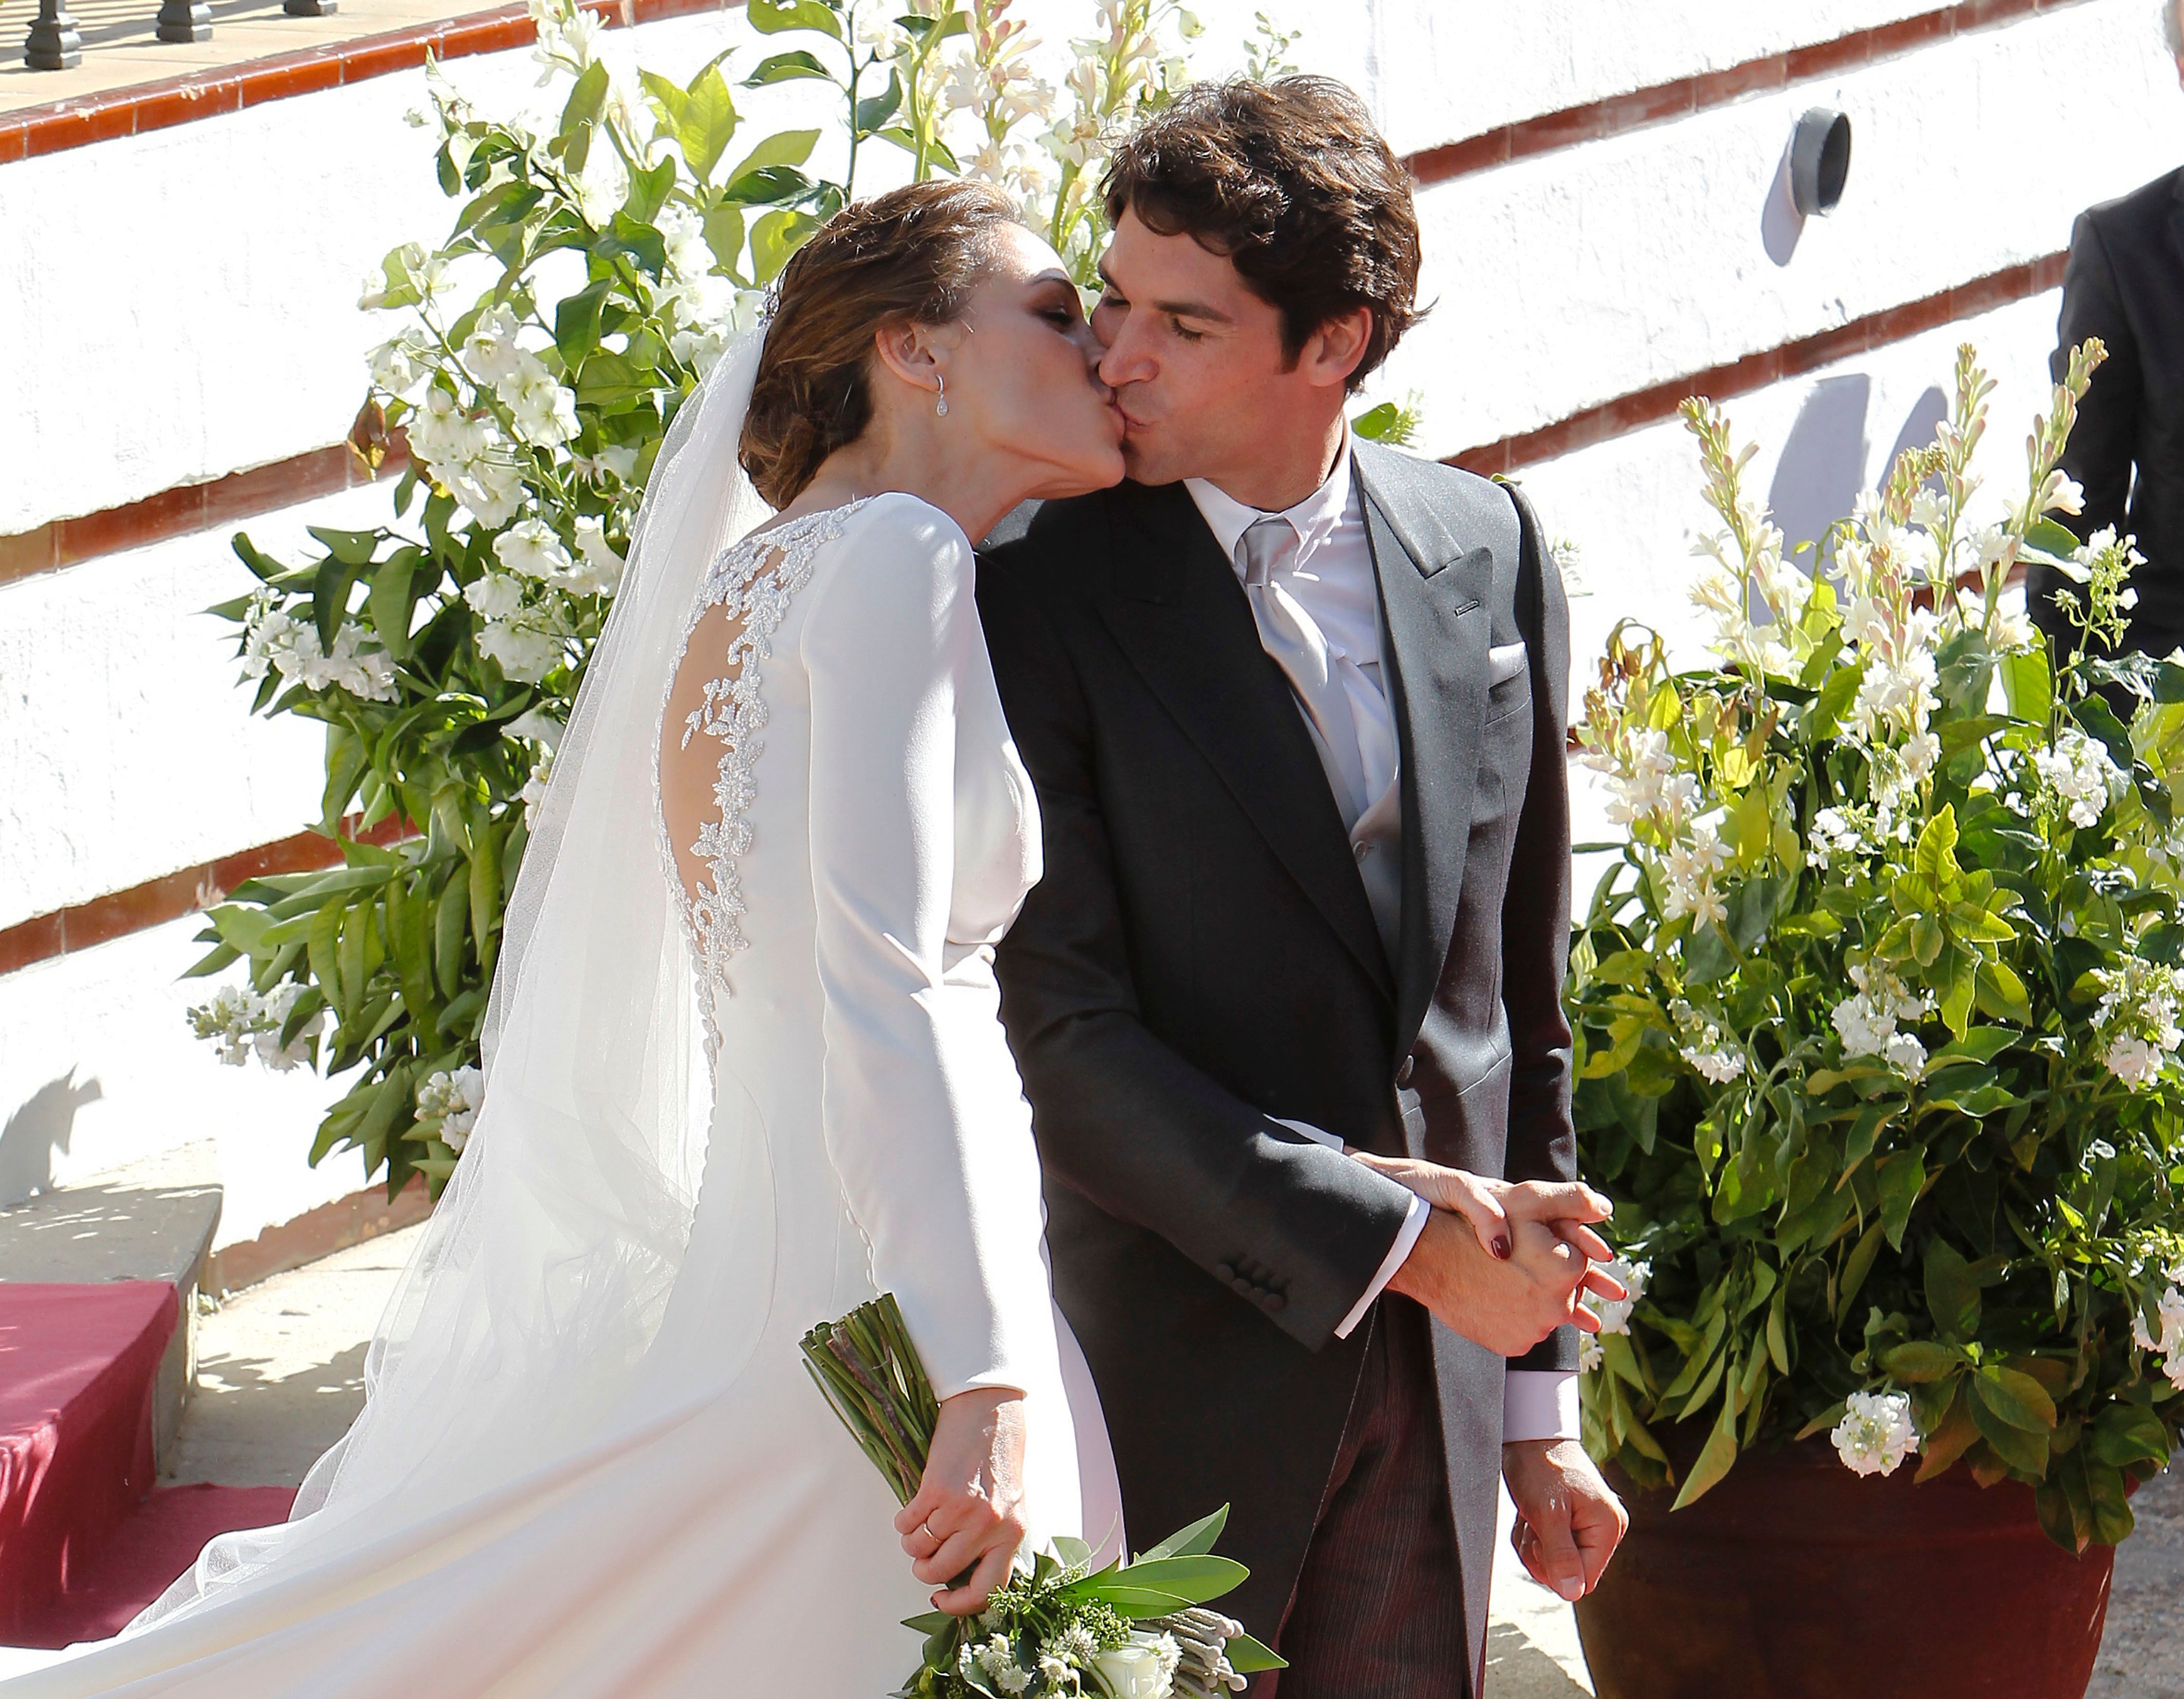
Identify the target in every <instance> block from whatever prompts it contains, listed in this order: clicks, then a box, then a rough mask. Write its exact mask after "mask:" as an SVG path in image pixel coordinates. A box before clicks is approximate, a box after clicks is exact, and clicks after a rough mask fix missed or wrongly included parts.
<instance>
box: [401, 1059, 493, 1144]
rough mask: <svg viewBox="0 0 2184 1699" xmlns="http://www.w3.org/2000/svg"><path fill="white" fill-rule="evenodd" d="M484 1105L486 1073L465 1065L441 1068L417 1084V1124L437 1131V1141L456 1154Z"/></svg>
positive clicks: (466, 1138) (467, 1138)
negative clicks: (450, 1068)
mask: <svg viewBox="0 0 2184 1699" xmlns="http://www.w3.org/2000/svg"><path fill="white" fill-rule="evenodd" d="M484 1107H485V1074H484V1072H483V1070H480V1069H477V1068H473V1067H471V1066H469V1065H465V1066H463V1067H460V1068H456V1069H454V1070H452V1071H450V1070H445V1069H443V1070H440V1071H438V1072H437V1073H434V1074H432V1075H431V1076H428V1077H427V1078H426V1081H425V1083H424V1084H423V1085H421V1086H420V1087H417V1121H418V1124H419V1125H420V1126H422V1127H424V1128H425V1129H426V1131H428V1132H437V1133H438V1134H439V1136H440V1142H441V1143H443V1144H444V1145H446V1146H447V1147H448V1149H450V1150H452V1151H454V1153H455V1154H457V1155H459V1156H460V1154H462V1150H463V1147H464V1146H465V1145H466V1144H467V1143H470V1137H471V1128H472V1127H474V1126H476V1125H477V1118H478V1111H479V1110H480V1109H482V1108H484Z"/></svg>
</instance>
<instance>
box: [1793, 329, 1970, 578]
mask: <svg viewBox="0 0 2184 1699" xmlns="http://www.w3.org/2000/svg"><path fill="white" fill-rule="evenodd" d="M1872 405H1873V380H1872V379H1871V378H1870V377H1867V376H1866V375H1865V374H1864V372H1851V373H1848V374H1847V375H1845V376H1843V377H1824V378H1822V379H1821V380H1820V381H1819V383H1816V384H1814V386H1813V388H1812V393H1811V394H1808V395H1807V396H1806V397H1805V400H1804V405H1802V406H1801V407H1799V408H1798V410H1797V422H1796V423H1795V424H1793V425H1791V427H1790V434H1789V435H1788V436H1787V437H1786V438H1785V439H1783V444H1782V458H1781V460H1780V462H1779V463H1778V464H1777V465H1776V467H1775V481H1774V483H1772V484H1770V485H1769V487H1768V491H1767V505H1768V506H1769V508H1770V509H1771V510H1772V511H1773V512H1774V516H1775V523H1776V524H1777V525H1779V526H1780V527H1781V528H1782V535H1783V538H1784V544H1783V546H1784V549H1785V550H1786V551H1788V552H1790V553H1791V555H1792V556H1793V558H1794V557H1795V551H1796V550H1797V548H1798V547H1799V546H1800V545H1802V544H1806V543H1815V544H1816V543H1818V542H1819V540H1820V539H1822V538H1823V537H1825V536H1826V535H1827V533H1828V528H1829V527H1830V525H1832V524H1834V523H1836V520H1838V519H1844V518H1847V517H1849V516H1850V511H1851V509H1852V508H1853V506H1855V505H1856V503H1857V501H1858V493H1859V492H1860V491H1861V490H1863V489H1865V488H1866V487H1867V482H1868V480H1867V476H1866V466H1867V458H1868V451H1869V438H1868V436H1867V434H1866V426H1867V418H1866V416H1867V414H1868V412H1869V411H1870V409H1871V407H1872ZM1948 411H1949V404H1948V398H1947V396H1945V395H1944V394H1942V391H1941V389H1940V388H1938V387H1930V388H1928V389H1927V390H1926V392H1925V394H1922V395H1921V396H1919V399H1918V400H1916V401H1915V402H1914V403H1913V404H1912V406H1911V411H1910V412H1909V413H1908V415H1906V416H1905V417H1904V421H1903V428H1902V429H1901V430H1899V431H1897V433H1896V440H1895V442H1894V444H1892V445H1891V447H1890V448H1889V450H1888V453H1887V455H1886V456H1885V457H1884V458H1883V459H1882V460H1881V461H1880V463H1879V464H1878V465H1876V466H1875V467H1874V468H1873V474H1872V479H1871V483H1872V487H1873V488H1874V489H1876V490H1878V489H1880V488H1881V486H1883V485H1884V484H1886V483H1887V481H1888V472H1889V468H1890V467H1893V466H1894V465H1895V464H1896V457H1897V455H1900V454H1902V453H1903V451H1904V450H1906V449H1918V448H1924V447H1925V446H1926V444H1929V443H1931V442H1932V441H1933V440H1934V427H1935V426H1936V425H1937V424H1939V423H1940V422H1942V420H1943V419H1945V418H1947V416H1948ZM1799 564H1800V565H1801V566H1802V567H1803V568H1804V569H1805V570H1806V571H1807V572H1808V573H1809V572H1810V571H1811V570H1812V560H1811V559H1810V558H1809V557H1808V558H1805V559H1802V560H1800V561H1799Z"/></svg>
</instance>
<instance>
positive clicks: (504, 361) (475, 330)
mask: <svg viewBox="0 0 2184 1699" xmlns="http://www.w3.org/2000/svg"><path fill="white" fill-rule="evenodd" d="M517 329H518V324H517V321H516V317H515V310H514V309H513V308H511V307H507V306H498V307H487V309H486V310H485V311H483V312H482V313H480V314H479V315H478V319H477V322H476V324H475V325H473V326H472V327H471V333H470V334H469V335H468V336H466V337H465V338H463V349H462V354H463V368H464V370H465V371H466V372H469V373H470V374H471V377H474V378H476V380H477V381H478V382H479V383H485V384H490V385H493V386H494V387H495V388H498V387H499V385H501V384H503V383H507V382H508V381H509V379H510V378H511V377H515V374H516V372H517V371H518V370H519V369H520V362H521V360H522V358H523V351H522V350H521V349H519V348H517V347H516V345H515V333H516V331H517Z"/></svg>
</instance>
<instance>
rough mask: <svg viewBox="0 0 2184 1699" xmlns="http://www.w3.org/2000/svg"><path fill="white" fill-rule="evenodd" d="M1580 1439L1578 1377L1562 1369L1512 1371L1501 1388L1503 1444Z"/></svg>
mask: <svg viewBox="0 0 2184 1699" xmlns="http://www.w3.org/2000/svg"><path fill="white" fill-rule="evenodd" d="M1577 1437H1578V1413H1577V1376H1576V1374H1575V1373H1574V1372H1569V1371H1565V1370H1561V1369H1511V1370H1510V1371H1509V1372H1508V1374H1507V1377H1505V1378H1504V1381H1503V1383H1502V1444H1503V1445H1518V1444H1519V1443H1521V1442H1522V1441H1524V1440H1527V1439H1576V1438H1577Z"/></svg>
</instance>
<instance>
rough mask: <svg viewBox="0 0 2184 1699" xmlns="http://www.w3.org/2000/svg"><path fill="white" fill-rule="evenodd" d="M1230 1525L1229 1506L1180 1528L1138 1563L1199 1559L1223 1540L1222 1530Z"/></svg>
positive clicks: (1140, 1558)
mask: <svg viewBox="0 0 2184 1699" xmlns="http://www.w3.org/2000/svg"><path fill="white" fill-rule="evenodd" d="M1228 1525H1229V1506H1227V1505H1223V1506H1221V1508H1220V1509H1218V1510H1217V1511H1215V1512H1213V1513H1212V1515H1210V1516H1202V1517H1199V1519H1198V1520H1197V1521H1196V1522H1194V1523H1190V1526H1188V1527H1186V1528H1179V1529H1177V1530H1176V1531H1175V1532H1174V1533H1173V1534H1170V1535H1168V1537H1167V1539H1166V1540H1162V1541H1161V1543H1160V1544H1159V1545H1156V1546H1154V1547H1153V1548H1152V1549H1151V1551H1146V1552H1145V1553H1144V1554H1142V1555H1141V1556H1139V1559H1138V1562H1140V1563H1145V1562H1154V1561H1156V1560H1157V1559H1160V1558H1162V1557H1197V1556H1203V1555H1204V1554H1205V1553H1206V1552H1208V1551H1212V1549H1213V1546H1214V1542H1215V1541H1217V1540H1219V1539H1220V1538H1221V1530H1222V1529H1224V1528H1226V1527H1228Z"/></svg>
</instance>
